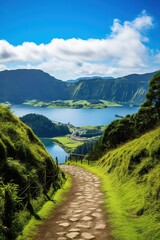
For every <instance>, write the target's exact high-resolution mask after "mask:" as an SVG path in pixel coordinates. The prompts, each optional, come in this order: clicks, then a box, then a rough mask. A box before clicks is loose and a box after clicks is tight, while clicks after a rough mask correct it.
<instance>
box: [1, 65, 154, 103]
mask: <svg viewBox="0 0 160 240" xmlns="http://www.w3.org/2000/svg"><path fill="white" fill-rule="evenodd" d="M154 74H155V73H146V74H131V75H128V76H124V77H120V78H115V79H114V78H113V79H107V78H101V77H93V78H91V79H90V80H86V79H85V78H81V79H80V80H79V81H78V82H73V83H69V82H64V81H61V80H57V79H56V78H54V77H52V76H50V75H49V74H47V73H45V72H43V71H41V70H27V69H20V70H10V71H1V72H0V85H1V88H0V101H1V102H5V101H9V102H11V103H23V102H25V101H29V100H33V99H36V100H38V101H44V102H50V101H53V100H107V101H110V102H117V103H121V104H133V105H139V104H140V103H142V102H143V101H144V99H145V94H146V91H147V90H148V82H149V80H150V78H151V77H152V76H153V75H154Z"/></svg>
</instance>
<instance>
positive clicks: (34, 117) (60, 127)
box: [20, 113, 70, 138]
mask: <svg viewBox="0 0 160 240" xmlns="http://www.w3.org/2000/svg"><path fill="white" fill-rule="evenodd" d="M20 119H21V121H22V122H24V123H26V124H27V125H28V126H30V127H31V128H32V130H33V131H34V133H35V134H36V135H37V136H38V137H49V138H50V137H57V136H64V135H66V134H69V133H70V130H69V128H68V126H67V125H66V124H62V123H59V124H58V123H57V124H55V123H53V122H52V121H51V120H50V119H48V118H47V117H45V116H43V115H40V114H32V113H31V114H27V115H25V116H23V117H21V118H20Z"/></svg>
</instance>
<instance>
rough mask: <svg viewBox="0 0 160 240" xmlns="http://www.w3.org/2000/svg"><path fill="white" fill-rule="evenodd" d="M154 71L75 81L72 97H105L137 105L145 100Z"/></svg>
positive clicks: (113, 100) (109, 99)
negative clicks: (108, 79) (106, 78)
mask: <svg viewBox="0 0 160 240" xmlns="http://www.w3.org/2000/svg"><path fill="white" fill-rule="evenodd" d="M154 74H155V72H154V73H146V74H131V75H128V76H124V77H120V78H116V79H110V81H106V80H104V79H93V80H90V81H80V82H77V83H75V88H74V92H73V95H72V98H73V99H87V100H88V99H105V100H108V101H112V102H118V103H122V104H135V105H139V104H141V103H142V102H143V101H144V100H145V95H146V92H147V90H148V83H149V80H150V79H151V78H152V76H153V75H154Z"/></svg>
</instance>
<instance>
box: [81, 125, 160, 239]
mask: <svg viewBox="0 0 160 240" xmlns="http://www.w3.org/2000/svg"><path fill="white" fill-rule="evenodd" d="M159 156H160V127H159V128H157V129H155V130H153V131H150V132H148V133H146V134H144V135H143V136H142V137H140V138H138V139H135V140H132V141H130V142H128V143H126V144H124V145H122V146H120V147H119V148H117V149H114V150H111V151H109V152H107V153H106V154H105V155H104V156H103V157H102V158H101V159H100V160H99V161H98V162H96V163H94V164H93V163H92V165H91V166H88V165H87V164H83V165H82V166H83V167H85V168H87V169H88V170H90V171H92V172H93V173H95V174H96V175H97V176H98V177H99V178H100V179H101V188H102V191H103V192H104V195H105V208H106V211H107V213H108V216H109V223H110V226H111V229H112V233H113V236H114V237H115V239H117V240H143V239H144V240H145V239H146V240H158V239H160V221H159V220H160V211H159V210H160V196H159V193H160V162H159ZM79 164H80V163H79ZM80 165H81V164H80Z"/></svg>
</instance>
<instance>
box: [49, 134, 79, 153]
mask: <svg viewBox="0 0 160 240" xmlns="http://www.w3.org/2000/svg"><path fill="white" fill-rule="evenodd" d="M52 139H53V141H54V142H57V143H58V144H59V145H60V146H62V147H63V148H64V149H65V150H66V151H74V150H75V149H76V148H77V147H78V146H80V145H82V144H83V142H78V141H75V140H73V139H70V138H69V137H67V136H64V137H54V138H52Z"/></svg>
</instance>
